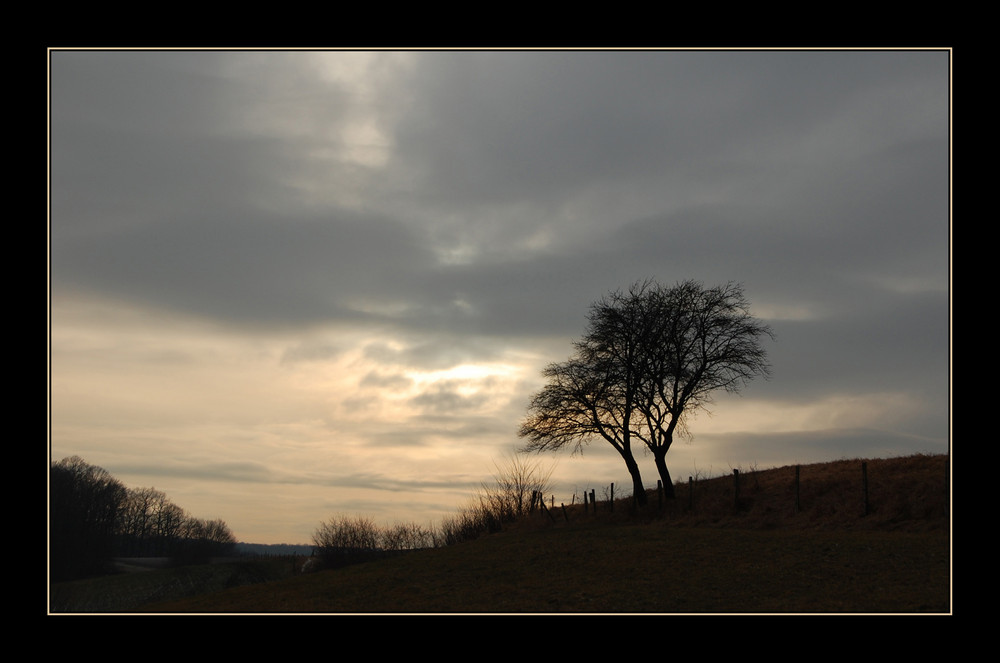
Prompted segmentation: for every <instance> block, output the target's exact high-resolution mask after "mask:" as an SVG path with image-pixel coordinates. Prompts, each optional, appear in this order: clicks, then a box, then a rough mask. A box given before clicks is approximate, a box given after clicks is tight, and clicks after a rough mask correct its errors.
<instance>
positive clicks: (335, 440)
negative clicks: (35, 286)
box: [50, 50, 951, 543]
mask: <svg viewBox="0 0 1000 663" xmlns="http://www.w3.org/2000/svg"><path fill="white" fill-rule="evenodd" d="M50 91H51V106H50V122H51V125H50V126H51V161H50V178H51V179H50V191H51V194H50V196H51V215H50V246H51V254H50V260H51V262H50V267H51V282H50V311H51V321H50V332H51V339H50V340H51V366H50V369H51V370H50V373H51V382H50V395H51V412H50V415H51V428H50V456H51V459H52V460H59V459H61V458H64V457H67V456H72V455H78V456H80V457H82V458H83V459H84V460H86V461H87V462H88V463H91V464H94V465H99V466H101V467H103V468H105V469H106V470H108V471H109V472H110V473H111V474H112V475H114V476H115V477H116V478H118V479H119V480H121V481H122V482H123V483H125V484H126V485H127V486H129V487H155V488H157V489H158V490H162V491H163V492H165V493H166V494H167V496H168V497H169V499H170V500H171V501H172V502H174V503H175V504H177V505H178V506H180V507H182V508H183V509H185V511H187V512H188V513H190V514H191V515H193V516H196V517H200V518H221V519H223V520H225V521H226V522H227V524H228V525H229V526H230V528H231V529H232V530H233V532H234V533H235V535H236V537H237V539H239V540H241V541H248V542H254V543H307V542H308V541H309V540H310V537H311V535H312V533H313V531H314V530H315V529H316V527H317V526H318V524H319V523H320V521H322V520H326V519H327V518H329V517H330V516H332V515H335V514H349V515H354V514H359V515H367V516H370V517H372V518H374V519H375V520H377V521H380V522H385V523H392V522H397V521H399V522H404V521H405V522H411V521H413V522H417V523H420V524H433V523H437V522H440V520H441V519H442V518H443V517H446V516H449V515H453V514H454V513H456V512H457V510H458V509H459V508H460V507H462V506H463V505H464V504H465V503H466V501H467V500H468V499H469V498H470V497H471V496H472V493H473V491H475V490H476V488H477V487H478V486H479V485H480V483H481V482H483V481H486V480H488V479H489V477H490V475H491V474H492V472H493V471H494V469H495V466H494V463H496V462H502V460H503V458H504V457H505V456H509V455H510V454H511V453H513V450H514V449H515V448H517V447H519V446H520V445H521V443H522V441H521V440H519V439H518V438H517V435H516V432H517V428H518V425H519V423H520V421H521V419H522V418H523V417H524V415H525V411H526V407H527V405H528V400H529V398H530V397H531V395H532V393H533V392H534V391H536V390H537V389H539V388H540V387H541V386H542V384H543V379H542V377H541V370H542V369H543V368H544V366H545V365H546V364H548V363H550V362H554V361H561V360H563V359H565V358H566V357H568V356H569V354H570V353H571V351H572V347H571V344H572V342H573V341H574V340H575V339H577V338H579V336H580V335H581V334H582V333H583V331H584V328H585V324H586V314H587V309H588V307H589V305H590V304H591V303H592V302H594V301H595V300H597V299H599V298H600V297H601V296H602V295H604V294H605V293H606V292H608V291H610V290H614V289H617V288H627V287H628V285H629V284H631V283H633V282H635V281H637V280H640V279H643V278H646V277H654V278H656V279H658V280H659V281H660V282H661V283H665V284H671V283H674V282H677V281H682V280H687V279H696V280H700V281H702V282H704V283H705V284H706V285H715V284H719V283H724V282H727V281H738V282H741V283H742V284H743V285H744V288H745V292H746V294H747V296H748V298H749V299H750V301H751V310H752V312H753V313H754V314H755V315H756V316H757V317H758V318H760V319H762V320H763V321H764V322H766V323H767V324H769V325H770V326H771V327H772V329H773V330H774V331H775V334H776V340H775V341H774V342H773V343H772V342H770V341H767V342H766V347H767V350H768V353H769V358H770V361H771V364H772V372H773V376H772V378H771V379H770V380H766V381H765V380H757V381H755V382H753V383H752V384H750V385H749V386H748V387H747V388H746V389H744V392H743V394H741V395H740V396H735V397H732V396H726V395H720V396H719V397H718V398H717V399H716V402H715V404H714V406H713V408H712V412H711V415H710V416H709V415H708V414H705V413H699V414H698V415H697V416H696V417H694V418H693V419H692V420H691V421H690V429H691V432H692V434H693V438H692V439H691V440H679V441H677V442H675V443H674V446H673V447H672V449H671V451H670V453H669V454H668V456H667V462H668V466H669V467H670V470H671V473H672V475H673V476H674V478H675V479H677V478H682V477H687V476H690V475H695V474H697V475H700V476H706V475H718V474H721V473H724V472H728V471H729V470H730V469H731V468H734V467H747V466H756V467H759V468H765V467H778V466H782V465H787V464H793V463H808V462H823V461H827V460H836V459H839V458H855V457H885V456H893V455H905V454H910V453H946V452H948V451H949V440H950V419H949V416H950V409H949V405H950V403H949V393H950V362H949V358H950V337H949V333H950V297H949V295H950V234H951V228H950V181H949V177H950V116H949V112H950V54H949V52H948V51H945V50H925V51H922V50H900V51H893V50H887V51H883V50H872V51H853V50H845V51H809V50H802V51H752V50H736V51H726V50H706V51H675V50H650V51H645V50H643V51H600V50H598V51H558V50H556V51H419V50H412V51H370V52H364V51H334V50H330V51H239V52H235V51H234V52H229V51H102V50H95V51H87V50H55V51H52V52H51V53H50ZM538 460H540V461H541V462H542V463H543V464H544V465H545V466H554V470H553V475H552V478H553V487H554V494H555V499H556V501H557V502H559V501H566V502H569V501H570V500H571V499H572V496H573V495H574V493H577V494H579V492H582V491H583V490H589V489H591V488H595V489H596V490H597V491H598V492H601V488H602V486H605V485H606V484H607V483H608V482H615V483H616V484H619V483H620V484H622V485H624V486H627V485H630V482H629V480H628V474H627V472H626V471H625V468H624V465H623V463H622V462H621V460H620V458H619V457H618V456H617V454H615V452H614V451H613V450H612V449H611V448H610V447H609V446H608V445H607V444H605V443H602V442H594V443H593V444H591V445H590V446H588V447H587V448H586V450H585V453H584V454H583V456H579V455H575V456H572V455H570V454H569V453H568V452H566V453H563V454H559V455H544V456H540V457H538ZM639 461H640V465H641V469H642V471H643V478H644V480H645V482H646V484H647V485H648V486H650V487H653V486H655V483H656V472H655V468H654V466H653V462H652V458H651V457H649V456H643V457H641V458H640V459H639Z"/></svg>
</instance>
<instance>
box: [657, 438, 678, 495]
mask: <svg viewBox="0 0 1000 663" xmlns="http://www.w3.org/2000/svg"><path fill="white" fill-rule="evenodd" d="M653 458H654V459H655V461H656V471H657V472H659V473H660V482H661V483H662V484H663V494H664V496H666V497H667V498H669V499H673V498H674V497H675V494H674V482H673V481H671V480H670V470H668V469H667V460H666V459H667V452H666V450H664V451H663V453H656V452H654V453H653Z"/></svg>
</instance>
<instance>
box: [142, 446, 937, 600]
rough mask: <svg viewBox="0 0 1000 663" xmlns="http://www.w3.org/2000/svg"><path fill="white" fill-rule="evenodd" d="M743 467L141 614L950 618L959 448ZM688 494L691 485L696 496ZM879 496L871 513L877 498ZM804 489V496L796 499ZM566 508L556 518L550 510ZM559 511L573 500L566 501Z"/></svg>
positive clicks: (218, 593)
mask: <svg viewBox="0 0 1000 663" xmlns="http://www.w3.org/2000/svg"><path fill="white" fill-rule="evenodd" d="M865 466H866V477H867V493H865V492H864V491H863V489H862V474H861V461H858V460H852V461H847V460H845V461H837V462H834V463H826V464H820V465H809V466H803V467H802V468H801V469H800V472H799V476H800V480H799V483H798V487H797V489H796V483H795V468H794V467H787V468H777V469H773V470H765V471H759V472H756V471H750V472H743V473H741V477H740V484H739V486H737V485H736V482H735V480H734V479H733V478H732V477H720V478H717V479H713V480H710V481H700V482H697V483H692V484H691V485H690V486H687V485H685V486H683V487H681V488H680V489H679V491H678V498H677V500H676V501H674V502H673V503H671V504H670V505H669V506H667V507H664V510H663V511H662V512H660V511H658V510H657V509H656V504H657V500H656V496H655V495H653V496H652V499H651V503H652V505H653V507H652V509H651V510H652V513H647V514H645V515H639V516H636V515H633V514H630V513H629V508H628V506H629V504H628V502H627V501H623V502H621V503H618V504H617V505H616V506H615V509H614V510H613V511H612V510H611V509H610V508H607V507H608V505H601V504H599V509H598V512H597V514H594V513H593V512H590V513H588V514H584V513H583V512H582V510H581V509H580V508H579V507H576V508H575V509H572V510H569V511H567V513H566V516H567V517H568V520H566V519H565V518H561V517H560V518H555V519H550V518H547V517H545V516H543V515H541V514H536V515H535V516H534V517H533V518H531V519H528V520H526V521H523V522H519V523H516V524H515V526H513V527H511V528H510V529H508V530H507V531H505V532H502V533H498V534H493V535H488V536H483V537H481V538H479V539H477V540H475V541H470V542H467V543H463V544H460V545H455V546H450V547H447V548H441V549H432V550H421V551H416V552H412V553H409V554H407V555H404V556H401V557H397V558H392V559H385V560H380V561H377V562H370V563H367V564H359V565H356V566H352V567H346V568H342V569H336V570H329V571H323V572H320V573H316V574H310V575H302V576H298V577H293V578H289V579H286V580H280V581H276V582H266V583H261V584H257V585H253V586H244V587H236V588H232V589H228V590H225V591H222V592H216V593H212V594H205V595H202V596H196V597H192V598H189V599H185V600H182V601H174V602H165V603H159V604H151V605H146V606H144V607H142V608H141V609H140V610H141V611H143V612H158V613H162V612H168V613H172V612H184V613H191V612H196V613H220V612H221V613H269V612H284V613H314V612H323V613H550V612H573V613H608V612H612V613H623V612H625V613H775V612H777V613H789V612H792V613H802V612H808V613H827V612H829V613H845V612H846V613H873V612H874V613H912V612H925V613H926V612H932V613H946V612H948V611H949V610H950V601H951V549H950V532H949V508H948V483H949V482H948V474H947V471H948V459H947V457H946V456H911V457H906V458H897V459H886V460H872V461H866V462H865ZM689 488H690V492H686V491H688V490H689ZM865 494H867V497H868V501H867V509H868V513H867V515H866V514H865V501H864V498H863V496H864V495H865ZM796 498H797V499H796ZM553 515H555V514H553ZM559 515H560V516H561V515H562V513H561V510H559Z"/></svg>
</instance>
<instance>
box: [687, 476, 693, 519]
mask: <svg viewBox="0 0 1000 663" xmlns="http://www.w3.org/2000/svg"><path fill="white" fill-rule="evenodd" d="M693 509H694V478H693V477H691V476H690V475H689V476H688V511H691V510H693Z"/></svg>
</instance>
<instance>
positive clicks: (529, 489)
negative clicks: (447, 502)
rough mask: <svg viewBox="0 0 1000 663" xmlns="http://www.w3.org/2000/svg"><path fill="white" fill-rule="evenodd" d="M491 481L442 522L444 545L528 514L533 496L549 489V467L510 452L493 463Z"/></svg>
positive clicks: (484, 484) (473, 537) (498, 529)
mask: <svg viewBox="0 0 1000 663" xmlns="http://www.w3.org/2000/svg"><path fill="white" fill-rule="evenodd" d="M494 468H495V470H496V471H495V472H494V474H493V477H492V479H491V481H488V482H484V483H483V484H482V485H481V486H480V488H479V490H478V492H477V493H476V494H475V495H474V496H473V497H472V499H471V500H470V502H469V504H468V505H467V506H466V507H465V508H464V509H462V510H461V511H460V512H459V513H458V515H456V516H454V517H453V518H447V519H445V521H444V522H443V523H442V526H441V530H442V532H441V535H442V539H443V540H444V543H445V544H446V545H451V544H455V543H460V542H462V541H468V540H471V539H475V538H476V537H478V536H479V535H480V534H485V533H492V532H498V531H500V530H501V529H503V526H504V525H505V524H507V523H511V522H514V521H515V520H517V519H518V518H521V517H523V516H525V515H527V513H528V511H530V509H531V506H532V502H531V500H532V496H533V495H535V494H538V495H544V494H545V493H546V492H548V491H549V490H550V485H549V478H550V476H551V475H552V468H551V467H548V468H543V467H542V465H541V463H539V462H538V461H533V460H528V459H527V458H526V457H525V456H523V455H518V454H513V455H511V456H509V457H507V458H506V459H505V461H504V462H503V463H502V464H500V463H496V462H494Z"/></svg>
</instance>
